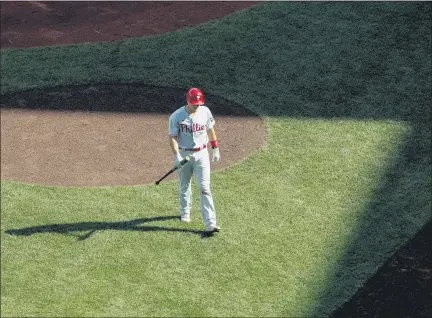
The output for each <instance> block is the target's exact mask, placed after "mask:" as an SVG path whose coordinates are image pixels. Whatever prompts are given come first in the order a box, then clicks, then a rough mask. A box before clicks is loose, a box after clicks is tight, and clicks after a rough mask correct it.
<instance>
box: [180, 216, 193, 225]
mask: <svg viewBox="0 0 432 318" xmlns="http://www.w3.org/2000/svg"><path fill="white" fill-rule="evenodd" d="M190 221H191V218H190V215H183V216H181V217H180V222H182V223H190Z"/></svg>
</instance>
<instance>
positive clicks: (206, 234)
mask: <svg viewBox="0 0 432 318" xmlns="http://www.w3.org/2000/svg"><path fill="white" fill-rule="evenodd" d="M220 229H221V228H220V227H219V226H215V227H213V228H211V229H210V230H207V231H205V232H204V236H205V237H209V236H213V235H214V234H215V233H218V232H220Z"/></svg>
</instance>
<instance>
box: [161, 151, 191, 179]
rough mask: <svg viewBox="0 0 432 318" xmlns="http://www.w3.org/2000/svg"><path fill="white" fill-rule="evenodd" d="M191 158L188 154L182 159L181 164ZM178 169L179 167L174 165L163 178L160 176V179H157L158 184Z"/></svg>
mask: <svg viewBox="0 0 432 318" xmlns="http://www.w3.org/2000/svg"><path fill="white" fill-rule="evenodd" d="M189 159H190V158H189V156H186V158H184V159H183V160H182V161H180V164H181V165H182V166H183V165H184V164H185V163H186V162H188V161H189ZM177 169H178V168H177V167H174V168H172V169H171V170H170V171H168V172H167V173H166V174H165V175H164V176H163V177H162V178H160V179H159V180H158V181H156V185H158V184H159V183H160V182H161V181H162V180H163V179H165V178H166V177H168V176H169V175H170V174H171V173H173V172H174V171H176V170H177Z"/></svg>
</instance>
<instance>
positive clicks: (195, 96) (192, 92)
mask: <svg viewBox="0 0 432 318" xmlns="http://www.w3.org/2000/svg"><path fill="white" fill-rule="evenodd" d="M186 99H187V102H188V104H191V105H202V104H204V94H203V92H201V90H200V89H199V88H195V87H193V88H190V89H189V90H188V92H187V94H186Z"/></svg>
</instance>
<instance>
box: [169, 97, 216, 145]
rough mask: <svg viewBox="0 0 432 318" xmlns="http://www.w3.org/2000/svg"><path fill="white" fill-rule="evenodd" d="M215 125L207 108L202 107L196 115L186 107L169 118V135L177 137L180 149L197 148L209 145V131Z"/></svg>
mask: <svg viewBox="0 0 432 318" xmlns="http://www.w3.org/2000/svg"><path fill="white" fill-rule="evenodd" d="M214 124H215V121H214V119H213V115H212V113H211V112H210V109H209V108H208V107H207V106H204V105H201V106H199V107H198V109H197V110H196V112H195V113H194V114H189V113H188V111H187V110H186V106H183V107H181V108H179V109H177V110H176V111H175V112H174V113H173V114H172V115H171V116H170V118H169V135H170V136H172V137H174V136H176V137H177V141H178V144H179V147H180V148H196V147H201V146H203V145H207V143H208V141H209V139H208V136H207V131H208V130H210V129H212V128H213V126H214Z"/></svg>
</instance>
